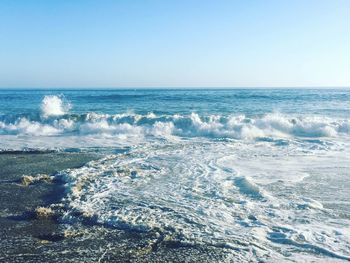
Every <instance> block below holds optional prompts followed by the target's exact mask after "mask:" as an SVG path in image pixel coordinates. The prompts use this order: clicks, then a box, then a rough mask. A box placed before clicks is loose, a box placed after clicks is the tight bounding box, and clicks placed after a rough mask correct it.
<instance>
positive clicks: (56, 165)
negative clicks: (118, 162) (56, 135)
mask: <svg viewBox="0 0 350 263" xmlns="http://www.w3.org/2000/svg"><path fill="white" fill-rule="evenodd" d="M99 157H100V156H99V155H96V154H87V153H6V154H0V262H229V260H228V254H229V253H228V251H226V250H225V249H223V248H216V247H211V246H199V245H196V246H194V245H186V244H182V243H179V242H174V241H165V240H164V237H162V236H160V235H159V233H156V232H148V233H139V232H132V231H128V230H122V229H115V228H109V227H107V226H101V225H96V224H93V223H91V222H84V221H81V222H77V223H71V224H67V223H62V222H60V219H59V217H55V216H53V217H47V218H46V217H41V218H40V217H38V216H37V214H36V213H35V209H36V208H38V207H48V206H49V205H50V204H52V203H59V202H60V199H61V198H62V197H63V196H64V188H63V185H62V184H60V183H59V182H47V181H38V182H35V183H33V184H29V185H28V186H24V185H23V184H21V178H22V176H23V175H32V176H33V177H35V176H38V174H48V175H54V174H55V172H57V171H60V170H63V169H67V168H74V167H80V166H82V165H84V164H85V163H86V162H88V161H90V160H93V159H97V158H99Z"/></svg>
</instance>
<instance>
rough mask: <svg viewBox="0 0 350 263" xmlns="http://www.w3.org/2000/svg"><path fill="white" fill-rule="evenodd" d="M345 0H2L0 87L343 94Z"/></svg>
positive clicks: (346, 76) (348, 45) (347, 58)
mask: <svg viewBox="0 0 350 263" xmlns="http://www.w3.org/2000/svg"><path fill="white" fill-rule="evenodd" d="M349 14H350V1H348V0H133V1H130V0H49V1H48V0H41V1H40V0H0V87H2V88H12V87H17V88H22V87H31V88H50V87H52V88H53V87H54V88H76V87H85V88H89V87H91V88H98V87H105V88H107V87H109V88H111V87H115V88H118V87H124V88H127V87H243V88H244V87H350V15H349Z"/></svg>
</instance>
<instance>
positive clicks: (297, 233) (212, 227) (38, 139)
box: [0, 95, 350, 262]
mask: <svg viewBox="0 0 350 263" xmlns="http://www.w3.org/2000/svg"><path fill="white" fill-rule="evenodd" d="M167 96H168V95H167ZM117 98H118V99H119V97H118V96H117ZM262 98H263V99H264V100H266V99H267V98H268V96H263V97H262ZM127 99H130V100H133V99H135V98H134V97H133V96H131V97H130V98H129V97H128V98H127ZM244 99H245V100H247V98H246V97H244ZM255 99H257V98H255ZM258 99H260V98H258ZM305 103H307V102H305ZM342 103H344V102H342ZM41 105H42V106H41V107H40V111H39V112H35V113H34V114H33V113H32V114H28V113H18V112H16V113H11V114H6V115H2V116H1V117H0V138H2V139H3V140H1V145H0V146H1V149H3V150H5V149H23V148H24V149H26V148H35V149H37V148H40V149H52V148H57V147H58V148H61V149H63V150H64V149H67V148H71V147H75V148H77V149H85V150H89V149H90V148H89V147H93V148H91V150H96V148H99V149H102V150H103V151H105V156H104V157H103V158H102V159H100V160H97V161H92V162H90V163H88V164H86V165H85V166H83V167H81V168H77V169H68V170H64V171H60V172H59V173H58V174H57V175H56V176H57V178H58V179H60V180H62V181H63V182H64V183H65V187H66V196H65V197H64V199H63V200H62V204H63V205H64V207H65V214H64V215H63V217H62V220H63V221H64V222H68V223H69V222H75V221H81V220H89V222H90V223H94V224H102V225H108V226H109V227H115V228H123V229H130V230H133V231H146V232H147V231H156V232H157V233H159V238H160V239H162V240H173V241H176V242H180V243H184V244H206V245H210V246H214V247H220V248H225V249H227V250H228V251H230V253H231V254H232V256H233V258H235V259H239V260H241V261H248V260H256V261H257V260H261V259H265V260H267V261H269V262H271V261H272V262H280V261H297V260H300V259H301V258H302V259H304V260H320V261H322V260H324V261H326V260H329V259H333V260H335V259H337V260H340V261H341V260H345V261H346V260H348V261H349V260H350V253H349V251H350V249H349V248H350V239H349V235H348V233H349V231H350V216H349V215H350V211H349V210H348V207H349V201H348V200H347V196H349V194H350V185H349V183H348V182H349V180H348V169H349V163H350V162H349V161H350V160H349V159H350V152H349V149H350V147H349V138H350V137H349V136H350V119H349V118H347V117H346V116H331V115H315V114H302V115H301V114H297V113H294V114H290V113H288V114H287V113H284V114H282V113H268V112H263V113H259V114H251V113H247V114H234V113H232V112H230V113H222V114H218V113H210V112H209V114H208V113H205V112H203V111H200V112H192V113H191V112H188V113H183V112H182V113H176V112H169V113H154V109H152V108H149V111H147V112H145V113H133V112H131V111H129V112H128V111H125V112H123V113H118V114H111V113H110V114H107V113H101V112H98V111H92V112H73V110H74V108H72V106H74V105H72V103H68V102H67V100H65V99H64V98H63V97H62V96H61V97H59V96H54V95H50V97H44V99H43V101H42V104H41ZM71 111H72V112H71Z"/></svg>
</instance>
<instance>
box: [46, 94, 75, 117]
mask: <svg viewBox="0 0 350 263" xmlns="http://www.w3.org/2000/svg"><path fill="white" fill-rule="evenodd" d="M70 109H71V104H70V103H68V102H64V101H63V98H62V97H60V96H56V95H47V96H45V97H44V99H43V100H42V102H41V112H42V116H43V117H44V118H48V117H50V116H61V115H64V114H66V113H67V112H68V111H69V110H70Z"/></svg>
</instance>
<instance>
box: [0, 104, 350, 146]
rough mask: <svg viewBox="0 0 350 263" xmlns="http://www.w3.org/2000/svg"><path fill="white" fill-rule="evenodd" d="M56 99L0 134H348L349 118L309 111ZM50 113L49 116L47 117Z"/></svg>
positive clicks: (7, 123)
mask: <svg viewBox="0 0 350 263" xmlns="http://www.w3.org/2000/svg"><path fill="white" fill-rule="evenodd" d="M46 99H47V98H46V97H45V98H44V101H45V100H46ZM57 99H58V98H57V97H55V98H50V99H47V100H53V101H54V102H55V103H54V104H53V105H46V104H43V105H45V106H43V107H42V110H43V116H45V118H40V117H39V118H33V117H30V116H24V117H23V116H22V117H16V116H13V117H12V118H9V117H8V116H5V117H4V116H3V117H2V118H1V117H0V134H2V135H4V134H6V135H32V136H45V135H48V136H52V135H65V134H66V135H67V134H69V135H72V134H75V135H87V134H95V135H96V134H97V135H99V134H100V135H110V136H113V135H120V134H126V135H139V136H156V137H164V136H180V137H209V138H232V139H255V138H263V137H277V138H285V137H294V136H295V137H336V136H341V135H349V133H350V121H349V120H348V119H331V118H327V117H319V116H308V117H305V116H304V117H291V116H286V115H281V114H266V115H263V116H257V117H248V116H245V115H238V116H220V115H209V116H200V115H199V114H197V113H192V114H190V115H161V116H157V115H155V114H153V113H149V114H145V115H140V114H115V115H108V114H97V113H87V114H82V115H75V114H69V115H68V114H65V115H63V114H64V113H65V111H64V110H63V108H62V105H61V102H60V103H57V104H56V102H57V101H56V100H57ZM48 116H51V118H48Z"/></svg>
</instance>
